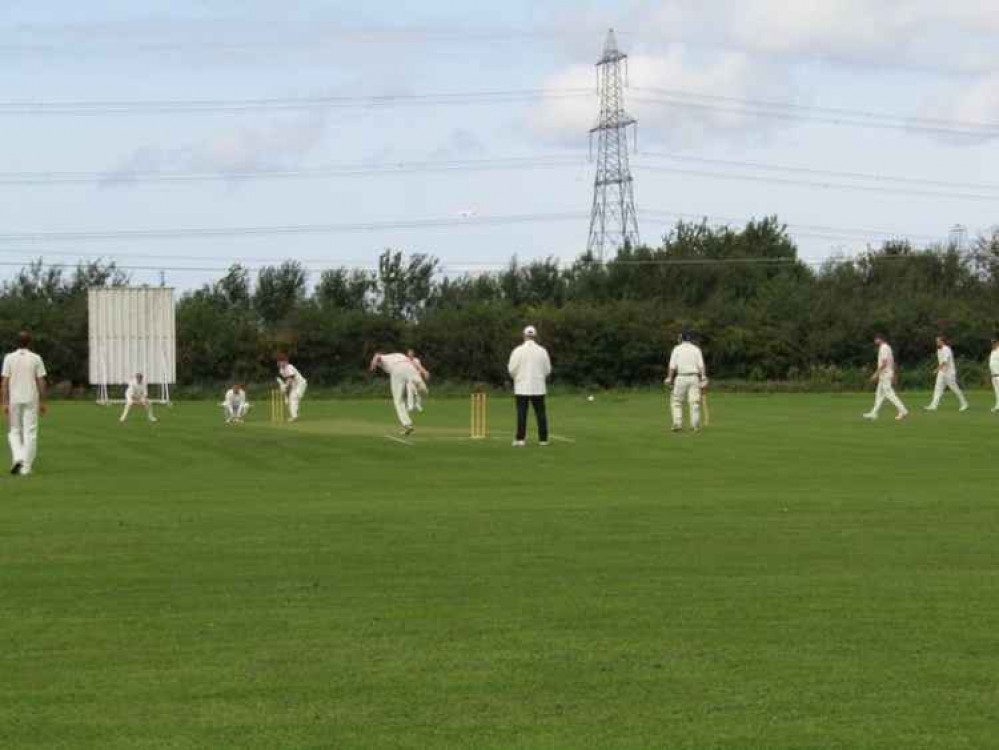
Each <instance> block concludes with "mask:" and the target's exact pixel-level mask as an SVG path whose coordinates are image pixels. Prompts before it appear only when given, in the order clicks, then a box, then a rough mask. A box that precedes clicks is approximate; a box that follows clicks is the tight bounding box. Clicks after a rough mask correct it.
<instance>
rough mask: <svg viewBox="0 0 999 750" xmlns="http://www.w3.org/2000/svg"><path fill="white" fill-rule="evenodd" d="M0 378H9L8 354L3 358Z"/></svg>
mask: <svg viewBox="0 0 999 750" xmlns="http://www.w3.org/2000/svg"><path fill="white" fill-rule="evenodd" d="M2 377H5V378H9V377H10V355H9V354H8V355H6V356H5V357H4V358H3V375H2Z"/></svg>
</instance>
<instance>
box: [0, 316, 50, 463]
mask: <svg viewBox="0 0 999 750" xmlns="http://www.w3.org/2000/svg"><path fill="white" fill-rule="evenodd" d="M30 346H31V335H30V334H29V333H27V332H26V331H21V333H19V334H18V336H17V350H16V351H13V352H11V353H10V354H8V355H7V356H6V357H4V358H3V375H2V380H0V401H2V403H3V413H4V414H5V415H6V416H7V421H8V424H9V425H10V431H9V432H8V434H7V440H8V442H9V443H10V455H11V467H10V473H11V474H14V475H18V474H19V475H21V476H26V475H28V474H30V473H31V467H32V466H33V465H34V463H35V456H36V455H37V454H38V416H39V415H40V414H45V413H46V411H47V406H46V405H45V396H46V385H45V375H46V373H45V363H44V362H42V358H41V357H39V356H38V355H37V354H35V353H34V352H33V351H31V350H30V349H29V347H30Z"/></svg>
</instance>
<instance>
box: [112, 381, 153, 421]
mask: <svg viewBox="0 0 999 750" xmlns="http://www.w3.org/2000/svg"><path fill="white" fill-rule="evenodd" d="M133 406H142V407H145V409H146V416H147V417H148V418H149V421H150V422H156V421H157V419H156V415H155V414H153V404H152V402H151V401H150V400H149V389H148V388H147V387H146V378H145V377H144V376H143V374H142V373H141V372H137V373H136V374H135V378H134V379H133V380H132V382H131V383H129V384H128V387H127V388H126V389H125V409H124V411H122V413H121V417H120V418H119V419H118V421H119V422H124V421H125V420H126V419H128V412H129V411H131V409H132V407H133Z"/></svg>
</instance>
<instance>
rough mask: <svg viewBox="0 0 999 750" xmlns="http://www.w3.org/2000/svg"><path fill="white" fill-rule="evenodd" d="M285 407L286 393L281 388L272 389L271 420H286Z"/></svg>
mask: <svg viewBox="0 0 999 750" xmlns="http://www.w3.org/2000/svg"><path fill="white" fill-rule="evenodd" d="M285 408H286V406H285V400H284V393H282V392H281V389H280V388H273V389H271V421H272V422H284V421H285Z"/></svg>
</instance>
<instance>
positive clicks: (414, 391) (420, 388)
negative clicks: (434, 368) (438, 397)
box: [406, 374, 427, 411]
mask: <svg viewBox="0 0 999 750" xmlns="http://www.w3.org/2000/svg"><path fill="white" fill-rule="evenodd" d="M426 392H427V384H426V382H425V381H424V380H423V378H422V377H420V375H419V374H417V376H416V378H415V379H414V380H410V381H409V382H408V383H407V384H406V408H407V409H408V410H409V411H423V394H424V393H426Z"/></svg>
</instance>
